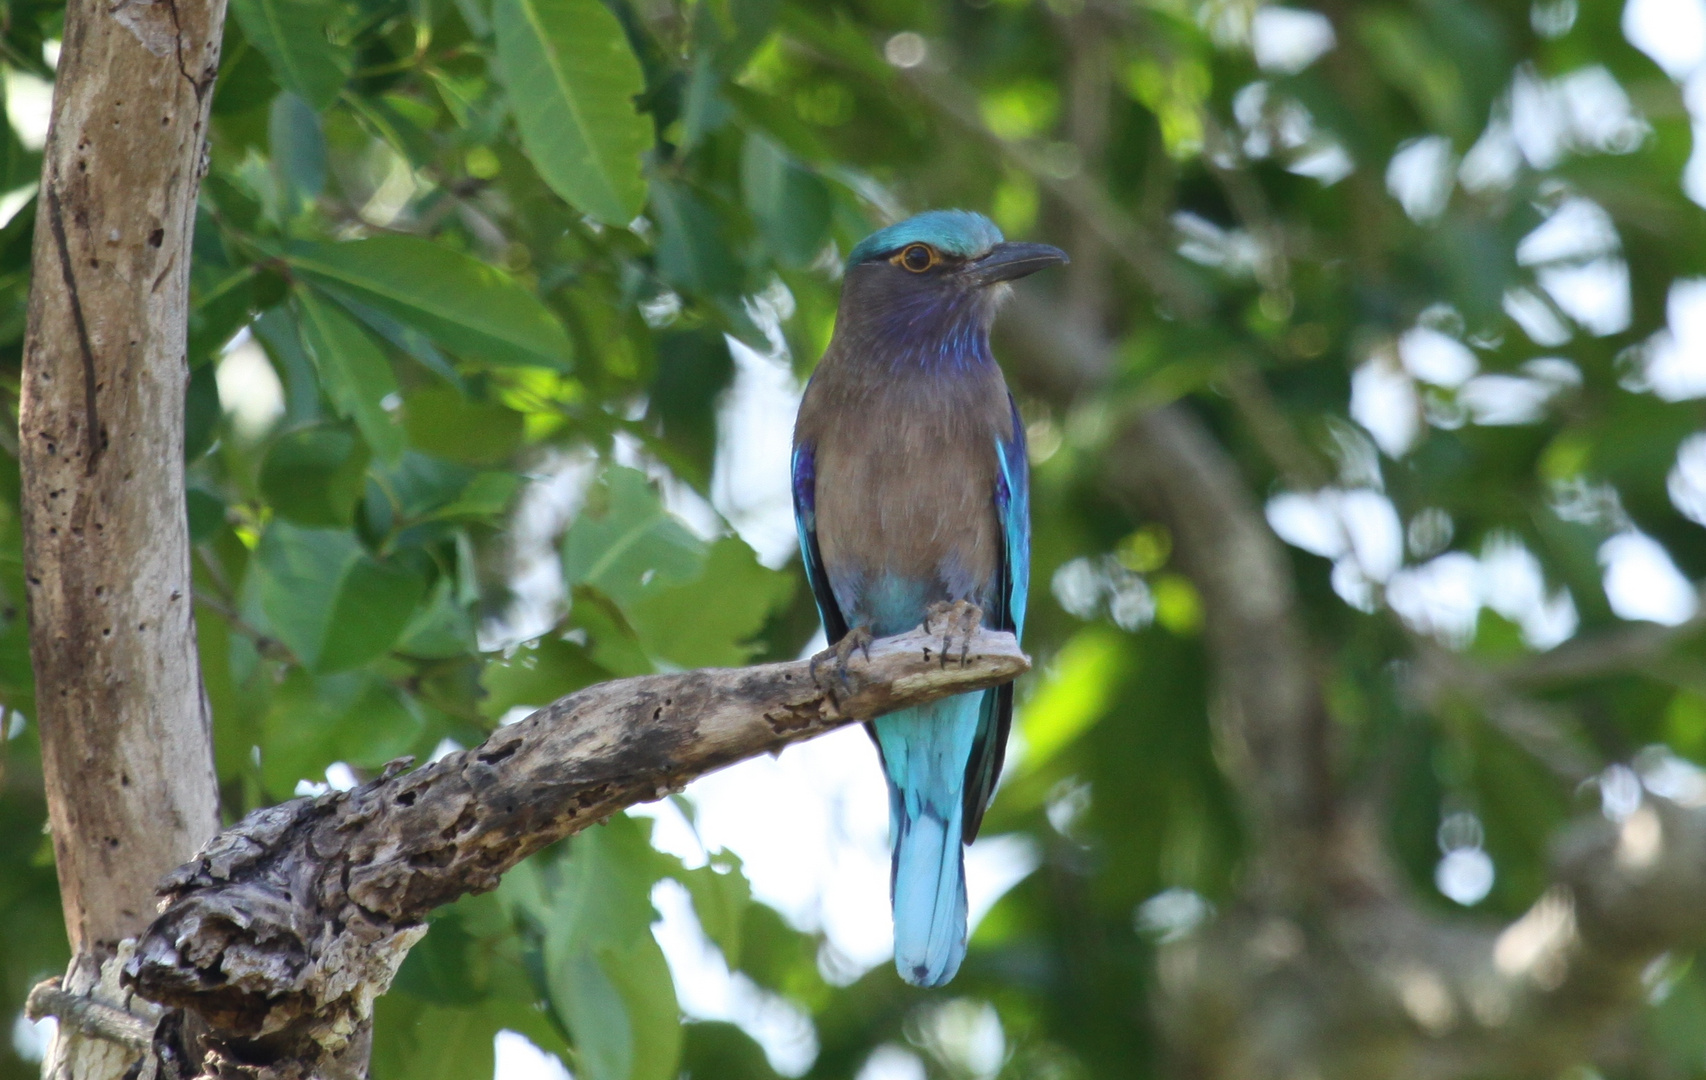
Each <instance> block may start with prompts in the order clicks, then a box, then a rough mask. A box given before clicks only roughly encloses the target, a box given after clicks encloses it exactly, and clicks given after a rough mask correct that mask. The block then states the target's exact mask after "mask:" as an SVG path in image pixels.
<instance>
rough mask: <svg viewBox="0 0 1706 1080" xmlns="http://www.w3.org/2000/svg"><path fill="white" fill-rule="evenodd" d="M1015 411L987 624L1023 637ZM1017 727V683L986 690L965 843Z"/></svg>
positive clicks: (1021, 476) (1022, 488)
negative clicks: (998, 555) (993, 593)
mask: <svg viewBox="0 0 1706 1080" xmlns="http://www.w3.org/2000/svg"><path fill="white" fill-rule="evenodd" d="M1007 403H1008V407H1009V408H1010V409H1011V410H1012V414H1013V435H1012V438H1009V439H997V440H996V443H995V447H994V449H995V453H996V463H997V466H998V468H997V471H996V476H995V491H994V496H995V513H996V519H997V520H998V521H999V522H1000V523H1001V540H1002V545H1001V566H1000V571H999V579H998V581H997V585H996V596H995V603H994V604H993V605H992V607H993V610H992V611H990V612H989V613H988V622H989V624H990V625H991V626H993V627H994V628H996V629H998V630H1010V631H1012V633H1013V636H1014V637H1019V636H1021V635H1022V634H1023V633H1024V630H1025V602H1026V599H1027V597H1028V594H1029V592H1030V587H1031V470H1030V462H1029V460H1028V459H1027V457H1026V449H1025V425H1024V423H1023V422H1022V421H1021V420H1020V419H1019V407H1018V406H1017V405H1015V404H1014V403H1013V399H1012V398H1011V396H1009V397H1008V399H1007ZM1012 729H1013V684H1012V683H1006V684H1004V685H1002V686H998V687H996V688H995V689H993V690H985V691H984V692H983V703H982V709H981V711H980V714H979V717H978V726H977V739H976V741H975V742H974V743H973V744H972V752H971V760H970V761H968V762H967V763H966V785H965V802H964V806H963V817H964V822H965V842H966V843H968V844H969V843H971V842H972V841H973V840H974V839H976V838H977V830H978V828H979V827H980V826H982V824H983V812H984V810H985V809H986V808H987V807H988V806H989V800H990V798H991V797H992V796H993V795H994V794H995V781H996V780H997V779H998V778H999V777H1000V776H1001V763H1002V761H1003V759H1005V757H1006V755H1007V736H1008V733H1009V732H1011V731H1012Z"/></svg>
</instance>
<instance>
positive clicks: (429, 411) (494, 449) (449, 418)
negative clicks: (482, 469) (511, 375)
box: [403, 386, 523, 465]
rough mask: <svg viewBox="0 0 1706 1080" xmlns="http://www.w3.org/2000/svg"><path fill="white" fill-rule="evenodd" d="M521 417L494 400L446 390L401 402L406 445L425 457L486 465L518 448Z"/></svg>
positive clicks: (435, 389) (425, 392)
mask: <svg viewBox="0 0 1706 1080" xmlns="http://www.w3.org/2000/svg"><path fill="white" fill-rule="evenodd" d="M522 422H523V421H522V415H521V414H520V413H518V412H516V411H515V410H514V409H511V408H507V407H505V406H503V405H501V404H499V403H497V402H495V401H471V400H469V399H468V397H467V396H466V395H465V394H463V393H461V392H460V391H458V390H457V389H456V388H454V387H450V386H429V387H425V388H423V389H421V390H418V391H416V392H415V393H412V394H410V395H409V396H408V397H407V398H405V399H404V401H403V427H404V428H405V429H406V430H407V431H408V433H409V442H411V443H413V444H414V445H415V446H416V447H418V448H419V449H421V450H424V451H425V452H427V453H429V454H435V455H437V456H438V457H442V458H449V459H450V460H452V461H466V462H468V463H469V464H473V465H490V464H495V463H497V462H500V461H504V460H506V459H507V458H509V457H510V455H512V454H514V453H515V452H516V450H518V449H520V447H521V441H522Z"/></svg>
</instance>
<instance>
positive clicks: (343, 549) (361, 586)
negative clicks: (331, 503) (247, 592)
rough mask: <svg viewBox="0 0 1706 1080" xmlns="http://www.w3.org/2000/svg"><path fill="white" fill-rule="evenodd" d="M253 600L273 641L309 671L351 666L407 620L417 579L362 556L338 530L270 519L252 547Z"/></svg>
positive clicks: (370, 655) (380, 647)
mask: <svg viewBox="0 0 1706 1080" xmlns="http://www.w3.org/2000/svg"><path fill="white" fill-rule="evenodd" d="M255 572H256V575H257V580H258V584H257V586H256V588H257V599H258V601H259V603H260V607H261V610H262V612H263V613H264V614H265V615H266V619H267V622H268V623H269V624H270V625H271V627H272V630H273V632H274V633H275V634H277V635H278V638H279V640H280V641H282V642H284V644H285V645H286V646H287V647H288V648H289V649H290V651H291V652H292V653H293V654H294V655H295V656H296V658H297V659H298V660H300V661H301V662H302V664H303V666H305V667H307V668H308V669H309V670H310V671H317V672H322V673H327V672H333V671H344V670H347V669H349V668H353V667H359V666H360V665H362V664H365V663H367V662H368V661H369V660H372V659H374V658H376V657H379V656H382V655H384V654H385V653H386V652H387V651H388V650H389V649H390V648H391V646H392V644H393V643H395V642H396V640H397V638H398V636H399V635H400V634H401V633H402V632H403V628H404V627H405V626H406V625H408V621H409V617H410V616H411V615H412V614H413V613H414V610H415V605H416V604H417V603H418V602H419V600H420V598H421V594H422V592H423V591H424V583H423V582H422V581H421V579H420V578H419V577H417V576H416V575H415V574H413V573H411V572H409V571H408V570H406V569H404V568H403V567H401V566H399V565H396V564H392V563H382V562H379V561H378V560H377V559H375V558H373V557H372V556H371V555H369V554H368V553H367V551H366V549H364V548H363V547H362V546H361V544H360V543H358V542H357V541H356V539H355V537H354V536H353V535H351V534H350V533H348V532H345V531H343V530H340V529H306V528H302V527H300V526H296V525H292V524H290V523H289V522H287V521H284V520H282V519H275V520H274V521H272V522H271V523H270V524H268V526H267V530H266V532H265V533H263V534H262V535H261V542H260V545H259V547H258V548H257V549H256V551H255Z"/></svg>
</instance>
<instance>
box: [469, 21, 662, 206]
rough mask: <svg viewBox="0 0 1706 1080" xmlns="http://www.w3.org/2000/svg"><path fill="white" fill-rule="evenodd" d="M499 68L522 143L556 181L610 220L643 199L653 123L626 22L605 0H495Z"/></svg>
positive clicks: (573, 200) (575, 202)
mask: <svg viewBox="0 0 1706 1080" xmlns="http://www.w3.org/2000/svg"><path fill="white" fill-rule="evenodd" d="M492 20H493V23H494V24H495V28H496V31H497V46H498V66H499V70H500V72H501V75H502V78H503V81H504V86H505V88H506V89H507V90H508V91H509V102H510V109H511V111H512V112H514V114H515V122H516V127H518V128H519V129H520V130H521V141H522V143H523V145H524V146H526V148H527V153H528V156H529V157H531V158H532V159H533V164H534V166H535V168H537V169H538V170H539V175H540V176H541V177H542V178H544V180H545V182H546V183H547V184H549V185H551V189H552V190H553V191H555V192H556V193H557V194H559V195H561V196H562V197H563V198H564V199H566V200H567V201H568V202H569V203H570V204H571V205H572V206H574V207H575V208H576V209H578V210H581V211H583V212H584V213H587V214H590V215H591V216H592V217H593V218H595V219H597V220H599V221H602V222H603V223H605V224H606V225H626V224H627V223H628V222H630V221H632V220H633V219H634V218H635V217H636V216H638V214H639V212H640V208H641V207H642V206H643V205H644V204H645V199H646V182H645V178H644V177H643V176H642V175H641V172H640V158H641V155H642V154H644V153H645V151H646V149H647V148H648V147H650V146H651V142H652V131H651V122H650V121H649V120H647V119H646V118H645V117H642V116H641V115H640V114H639V113H638V112H637V111H636V110H635V108H634V97H635V95H637V94H639V93H640V92H641V91H642V90H644V89H645V79H644V78H643V76H642V74H641V72H640V64H639V61H638V60H636V59H635V57H634V53H633V50H632V49H630V48H629V47H628V38H627V35H626V34H624V33H623V31H622V24H621V23H619V22H618V21H617V19H616V16H615V15H614V14H612V13H611V11H610V9H609V8H607V7H606V6H605V5H604V4H602V3H600V0H497V2H496V3H495V4H494V5H493V11H492Z"/></svg>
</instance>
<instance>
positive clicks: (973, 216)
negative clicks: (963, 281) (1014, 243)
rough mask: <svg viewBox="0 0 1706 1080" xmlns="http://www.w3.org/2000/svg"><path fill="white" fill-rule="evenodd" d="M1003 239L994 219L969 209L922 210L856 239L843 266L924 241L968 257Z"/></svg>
mask: <svg viewBox="0 0 1706 1080" xmlns="http://www.w3.org/2000/svg"><path fill="white" fill-rule="evenodd" d="M1003 239H1005V238H1004V237H1003V236H1002V235H1001V230H1000V229H998V228H996V227H995V222H993V221H991V220H989V219H988V218H986V217H984V216H983V215H982V214H978V213H974V212H972V211H970V210H926V211H924V213H922V214H916V215H914V216H912V217H909V218H907V219H906V220H905V221H901V222H896V223H895V224H893V225H890V226H889V227H888V228H886V229H878V230H877V231H876V232H874V233H872V234H871V235H870V236H867V237H865V239H863V240H861V241H859V243H858V245H857V246H856V247H854V248H853V253H852V254H851V255H849V256H847V265H848V266H852V265H854V264H855V263H862V262H864V261H865V260H866V259H870V258H873V257H875V256H877V255H881V254H883V253H884V252H888V251H899V250H900V249H901V248H903V247H905V246H906V245H908V244H917V243H925V244H929V245H930V246H931V247H933V248H935V249H936V250H937V251H940V252H942V253H944V254H946V255H953V256H956V257H958V258H961V259H970V258H974V257H976V256H978V255H982V254H984V253H985V252H987V251H988V250H989V249H990V248H992V247H994V246H995V245H996V244H999V243H1001V241H1002V240H1003Z"/></svg>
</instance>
